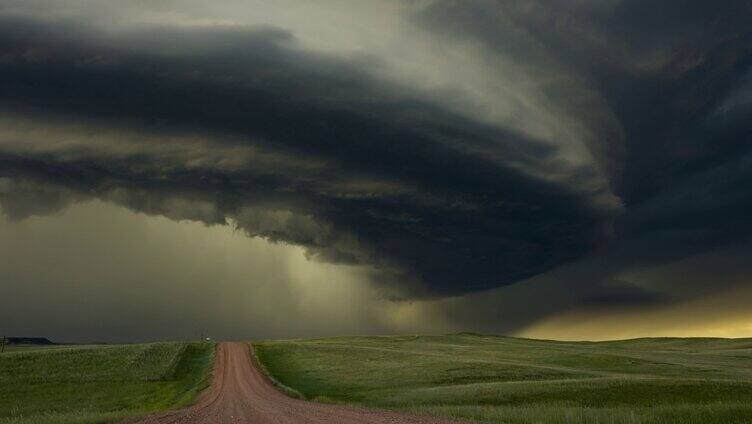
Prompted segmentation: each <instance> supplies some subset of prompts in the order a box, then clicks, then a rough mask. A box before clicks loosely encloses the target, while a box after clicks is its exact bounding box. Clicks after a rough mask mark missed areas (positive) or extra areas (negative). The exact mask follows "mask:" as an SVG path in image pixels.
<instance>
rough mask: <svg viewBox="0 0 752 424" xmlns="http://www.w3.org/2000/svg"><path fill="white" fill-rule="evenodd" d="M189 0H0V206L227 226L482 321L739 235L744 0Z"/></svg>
mask: <svg viewBox="0 0 752 424" xmlns="http://www.w3.org/2000/svg"><path fill="white" fill-rule="evenodd" d="M205 3H206V2H193V1H157V2H137V1H128V2H114V3H108V2H97V1H83V0H81V1H75V0H65V1H60V2H42V1H12V0H11V1H4V2H2V3H0V110H1V111H2V114H1V115H0V205H1V206H2V210H3V212H4V214H5V216H6V218H7V220H8V224H7V225H11V226H12V225H20V223H22V222H23V221H24V220H27V219H30V217H44V216H50V215H54V214H57V213H60V212H61V211H63V210H65V209H66V208H69V207H72V206H73V205H77V204H83V203H85V202H89V201H93V200H99V201H101V202H105V203H109V204H114V205H119V206H124V207H126V208H128V209H130V210H132V211H134V212H140V213H144V214H146V215H150V216H161V217H164V218H167V219H169V220H174V221H184V220H188V221H194V222H198V223H204V224H209V225H227V226H233V227H235V228H237V229H239V230H241V231H242V232H243V233H245V234H247V235H248V236H251V237H260V238H263V239H266V240H267V241H270V242H278V243H283V244H287V245H291V246H297V247H300V248H302V249H303V250H304V251H305V254H306V256H307V257H308V258H309V260H311V261H317V262H320V263H325V264H340V265H347V266H356V267H361V268H364V269H368V270H369V271H368V275H369V281H370V284H372V285H374V286H376V287H379V288H381V289H383V290H385V293H389V294H388V296H389V297H391V298H393V299H401V300H411V301H419V302H428V303H429V304H430V305H431V306H430V308H438V309H439V310H441V311H444V312H446V311H451V315H452V317H453V318H452V319H453V320H454V321H455V322H456V325H457V326H459V327H460V328H478V327H480V328H483V329H486V330H489V331H514V330H517V329H519V328H522V327H524V326H525V325H528V324H529V323H531V322H535V321H536V320H539V319H541V318H543V317H545V316H549V315H550V314H552V313H554V312H556V311H562V310H569V309H571V308H592V307H594V306H593V305H599V306H602V305H620V306H623V307H629V308H640V307H645V308H648V307H649V308H660V307H666V305H670V304H672V303H676V302H680V301H686V300H687V299H689V298H691V299H694V298H696V296H700V295H699V294H698V293H700V292H698V291H696V290H691V289H689V288H685V287H683V283H682V282H680V281H675V283H672V284H668V286H662V288H661V289H660V290H658V289H655V288H652V287H646V286H645V285H640V284H635V283H634V281H626V280H625V278H626V277H624V275H627V274H629V273H630V272H632V273H634V272H636V270H638V269H644V268H647V267H660V266H664V265H666V264H669V263H673V262H679V263H683V262H681V261H683V260H685V258H691V257H698V256H697V255H700V256H699V257H704V256H702V255H706V254H711V253H712V252H714V251H716V250H719V249H720V250H721V251H728V252H732V253H729V255H731V256H734V255H739V252H740V251H741V252H746V251H747V247H746V246H747V244H746V241H747V240H749V238H750V235H751V234H750V233H752V219H750V216H752V214H751V213H750V212H752V183H751V181H752V147H751V146H752V144H750V138H749V137H750V136H749V134H750V133H751V132H752V126H751V125H752V124H750V123H751V122H752V6H750V5H749V3H748V2H746V1H727V2H721V3H717V2H716V3H714V4H708V3H707V2H704V1H689V0H685V1H678V0H677V1H667V2H660V4H656V3H655V2H647V1H637V0H622V1H615V0H614V1H577V2H567V3H560V2H554V1H535V0H528V1H523V2H517V1H476V2H457V1H443V0H436V1H405V2H399V1H386V0H384V1H374V2H368V3H367V4H360V3H352V2H336V1H332V2H323V3H321V4H317V5H316V7H314V6H312V5H308V6H306V5H301V4H299V3H298V2H275V3H274V4H273V5H269V4H266V3H265V2H259V3H258V4H250V3H248V2H235V1H225V2H218V3H216V4H213V5H207V4H205ZM213 3H214V2H213ZM734 257H735V256H734ZM713 258H714V259H713V260H712V261H709V263H711V264H718V263H719V260H718V259H717V258H716V257H715V256H713ZM722 262H723V261H720V263H722ZM737 265H738V264H737ZM713 266H715V265H713ZM718 266H719V267H722V265H718ZM739 266H741V265H739ZM737 268H738V267H737ZM735 269H736V268H735ZM630 275H631V274H630ZM735 275H736V274H735ZM666 278H667V279H671V278H675V277H666ZM547 280H551V281H554V280H555V281H557V283H555V284H553V285H550V284H549V283H547V282H545V281H547ZM734 281H736V280H734ZM747 283H748V282H747ZM9 284H12V282H11V283H9ZM686 284H687V285H688V286H692V285H693V284H695V285H696V284H699V283H698V282H692V283H690V282H687V283H686ZM717 284H718V285H719V288H718V290H721V289H722V287H721V286H723V289H724V290H725V289H729V287H731V286H733V287H740V286H743V285H744V283H743V282H738V281H737V282H735V283H733V284H731V283H729V284H727V285H725V286H724V285H723V284H722V283H720V282H719V283H717ZM549 286H550V287H549ZM507 288H509V289H510V290H513V293H512V294H504V293H506V292H505V290H507ZM249 290H252V288H249ZM487 290H491V291H487ZM479 292H480V293H479ZM489 293H490V295H488V296H486V294H489ZM495 293H498V295H496V294H495ZM702 293H705V292H702ZM484 297H486V299H483V298H484ZM473 299H475V300H473ZM488 299H493V300H492V301H491V300H488ZM447 302H449V303H450V304H447ZM519 302H523V303H526V304H527V305H529V307H528V308H526V309H525V310H524V311H523V310H519V311H517V310H516V307H515V305H514V304H515V303H519ZM483 305H485V306H483ZM476 306H477V307H476ZM515 311H516V312H515ZM499 314H502V315H503V316H500V315H499ZM489 320H492V321H493V322H494V323H495V324H494V325H493V326H490V327H488V326H485V325H481V326H478V325H477V323H478V322H489ZM500 323H501V324H500Z"/></svg>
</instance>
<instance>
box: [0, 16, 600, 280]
mask: <svg viewBox="0 0 752 424" xmlns="http://www.w3.org/2000/svg"><path fill="white" fill-rule="evenodd" d="M1 27H2V28H3V29H2V35H0V37H1V38H2V41H0V43H1V44H2V45H3V46H4V53H3V57H4V63H3V66H2V68H0V78H1V79H2V81H3V83H2V88H1V93H2V106H3V107H4V108H5V109H6V110H12V111H16V112H18V111H22V113H24V114H25V115H27V116H34V117H36V118H37V119H38V118H40V117H42V118H43V117H45V116H55V115H64V116H65V117H66V119H68V120H87V121H96V122H97V123H99V124H102V125H127V126H128V127H129V128H138V129H142V130H144V131H154V132H171V131H177V130H180V131H185V130H196V131H202V132H209V133H211V134H212V135H214V136H215V137H217V138H219V137H220V136H241V137H243V139H242V140H240V141H237V139H235V141H234V142H235V143H254V144H255V145H258V146H261V147H263V148H266V149H271V150H274V151H277V152H281V153H283V154H285V155H289V156H293V157H296V158H301V157H303V158H309V157H310V158H311V159H313V160H317V159H320V160H323V161H325V162H327V163H328V164H329V165H327V166H326V167H324V168H323V169H318V170H315V171H314V172H312V173H311V172H309V173H306V172H305V171H303V172H301V173H300V174H298V173H297V172H296V171H295V170H292V171H290V172H289V173H284V174H275V173H273V172H272V173H265V174H261V175H259V174H258V173H257V172H255V170H254V169H252V168H248V169H234V170H223V169H216V168H212V169H197V170H196V169H187V168H186V167H183V166H181V164H179V163H178V164H166V163H164V161H161V160H159V159H155V158H154V157H152V156H150V155H149V154H148V152H147V153H144V154H138V155H134V156H133V157H128V158H118V159H117V160H113V159H107V158H96V157H93V156H90V155H89V156H87V155H84V154H81V155H79V157H76V158H73V159H68V160H62V159H61V158H60V157H58V156H55V155H52V154H47V153H36V154H28V153H27V154H25V155H24V156H23V157H19V155H18V154H16V155H13V154H9V153H5V154H3V156H2V157H1V158H0V160H2V163H3V167H2V169H3V174H4V176H5V177H6V178H11V177H12V178H13V179H19V180H21V181H25V180H27V179H28V180H29V181H32V182H33V184H37V185H39V184H44V183H47V184H50V185H52V186H58V187H59V189H60V190H62V191H73V192H75V193H79V195H89V196H98V197H105V198H110V197H111V192H112V191H113V190H114V189H121V188H124V189H127V190H129V191H130V192H136V193H141V194H140V195H129V196H126V197H125V198H122V203H123V204H126V205H128V206H129V207H131V208H134V209H136V210H140V211H145V212H149V213H160V214H165V215H167V216H170V212H169V211H168V210H167V209H166V208H164V207H163V206H162V205H161V200H159V199H165V198H170V197H186V198H189V199H196V200H199V199H200V200H203V201H207V202H210V203H211V204H213V205H214V206H215V207H216V210H217V215H216V216H210V217H203V218H200V219H202V220H204V221H206V222H209V223H215V222H223V221H224V219H225V217H231V218H233V219H234V220H235V221H236V222H237V223H238V225H240V226H241V227H243V228H244V229H246V230H247V231H248V232H249V233H250V234H252V235H260V236H263V237H267V238H269V239H271V240H279V241H285V242H290V243H295V244H300V245H303V246H305V247H307V248H308V249H310V251H311V254H312V255H314V256H318V257H321V258H322V259H324V260H333V261H341V262H351V263H352V262H354V263H374V264H376V265H379V266H386V265H387V264H388V265H389V266H390V267H396V268H397V269H398V271H399V273H400V274H403V275H405V276H406V278H411V279H415V280H418V281H420V282H422V283H423V284H424V285H425V287H426V288H427V292H428V293H456V292H463V291H467V290H474V289H480V288H485V287H492V286H496V285H499V284H504V283H509V282H512V281H515V280H518V279H520V278H523V277H525V276H529V275H532V274H536V273H539V272H541V271H543V270H546V269H549V268H551V267H552V266H555V265H557V264H560V263H562V262H563V261H566V260H569V259H572V258H574V257H576V256H578V255H581V254H583V253H585V252H586V251H587V250H588V249H589V248H590V247H591V246H592V245H593V244H595V243H596V242H598V238H599V236H600V235H599V234H598V233H599V231H601V228H602V227H603V226H604V225H607V220H608V219H609V218H610V215H611V214H612V213H613V212H612V211H609V210H602V208H600V207H597V206H594V205H593V204H592V203H593V199H592V198H594V197H596V196H598V195H599V194H600V193H597V192H596V193H589V192H582V191H581V190H579V189H578V187H576V184H573V187H572V188H570V187H568V186H567V185H563V184H561V183H558V184H555V183H551V182H547V181H545V180H544V179H542V178H536V177H535V176H531V175H526V174H525V173H524V172H521V171H518V170H515V169H514V168H513V167H512V166H510V165H508V164H506V163H507V162H508V163H510V164H511V163H518V164H523V165H525V166H529V167H536V166H540V163H542V162H543V161H544V160H547V159H549V158H550V157H551V156H552V155H553V152H552V148H551V147H549V146H545V145H544V144H543V143H541V142H538V141H536V140H534V139H530V138H528V137H525V136H524V135H521V134H516V133H514V132H512V131H509V130H505V129H503V128H497V127H493V126H490V125H486V124H483V123H481V122H476V121H473V120H471V119H468V118H464V117H461V116H458V115H457V114H453V113H451V112H449V111H447V110H444V109H442V108H441V107H439V106H436V105H432V104H431V103H429V102H427V101H424V100H421V99H420V97H418V95H417V93H411V92H410V90H409V89H408V88H406V87H393V86H389V85H386V84H385V83H382V82H379V81H377V80H375V79H373V78H369V77H368V74H367V73H366V72H365V70H364V69H363V68H364V67H366V66H368V65H369V63H368V62H365V63H358V62H343V61H337V60H334V59H329V58H326V57H317V56H314V55H310V54H305V53H302V52H299V51H296V50H295V49H293V48H292V47H288V46H287V44H289V43H291V41H290V37H289V35H287V34H285V33H284V32H281V31H279V30H274V29H267V28H264V29H260V30H257V29H251V30H216V29H210V30H190V31H181V30H168V29H149V30H147V33H144V32H139V33H138V34H135V33H133V34H128V35H127V36H126V37H123V38H121V39H120V40H121V41H120V42H122V43H123V44H124V45H128V44H129V43H136V44H141V43H142V44H146V43H148V42H149V40H154V41H153V42H152V43H151V45H150V47H153V49H154V50H155V51H159V50H160V49H162V48H165V49H168V50H170V49H171V48H172V46H176V48H175V49H171V51H172V52H173V54H171V55H168V54H158V53H153V54H149V53H131V52H129V51H128V50H127V49H126V48H125V47H120V48H119V47H107V48H104V47H100V46H98V44H100V43H101V42H102V41H101V40H95V41H86V40H88V39H93V38H94V36H88V37H87V36H85V35H78V34H76V31H75V30H74V31H70V29H71V27H70V26H65V25H64V26H61V27H55V26H49V25H41V24H38V23H34V22H29V21H26V22H23V21H21V22H19V21H17V20H10V19H6V20H5V22H4V23H3V25H1ZM40 34H41V35H40ZM62 34H66V35H65V36H63V35H62ZM123 39H124V40H125V41H122V40H123ZM202 43H206V45H208V46H210V47H209V48H207V51H202V48H201V46H202ZM115 44H117V43H115ZM182 46H191V48H196V49H197V51H196V52H194V53H190V52H188V51H184V50H190V49H187V48H185V47H182ZM196 46H198V47H196ZM29 142H33V141H32V140H30V141H29ZM210 148H211V147H208V149H210ZM549 163H550V161H549ZM561 166H565V165H564V164H562V165H561ZM571 172H572V180H573V181H574V180H575V179H577V178H587V173H588V172H590V171H588V170H587V169H572V170H571ZM359 180H363V181H365V182H364V183H363V184H362V185H363V187H362V188H358V187H357V184H358V181H359ZM354 186H355V187H354ZM58 196H61V195H58ZM11 197H13V196H11V195H10V194H8V195H6V196H5V198H4V203H5V204H8V205H9V206H6V208H7V209H9V210H14V209H13V208H14V206H12V204H13V199H12V198H11ZM41 207H42V210H43V211H44V210H48V209H49V208H48V207H47V206H43V205H42V206H41ZM246 207H251V208H258V211H257V212H256V213H247V212H244V208H246ZM17 209H18V208H17V207H16V210H17ZM190 218H196V217H190Z"/></svg>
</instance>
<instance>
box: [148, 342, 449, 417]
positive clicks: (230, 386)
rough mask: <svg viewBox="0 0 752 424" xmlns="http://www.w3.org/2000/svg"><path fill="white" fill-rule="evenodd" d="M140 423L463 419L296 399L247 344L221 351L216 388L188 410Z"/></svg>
mask: <svg viewBox="0 0 752 424" xmlns="http://www.w3.org/2000/svg"><path fill="white" fill-rule="evenodd" d="M137 422H138V423H140V424H172V423H196V424H224V423H228V424H229V423H253V424H267V423H274V424H298V423H310V424H342V423H348V424H349V423H364V424H386V423H389V424H429V423H432V424H458V423H459V422H460V421H452V420H448V419H440V418H433V417H421V416H415V415H405V414H398V413H393V412H384V411H374V410H368V409H364V408H356V407H349V406H342V405H327V404H323V403H315V402H307V401H303V400H299V399H293V398H291V397H288V396H286V395H285V394H283V393H282V392H280V391H279V390H277V389H276V387H274V385H273V384H272V382H271V381H270V380H269V378H268V377H267V376H266V375H265V374H264V373H263V372H261V371H260V370H259V368H258V367H257V366H256V364H255V361H252V360H251V352H250V345H249V344H248V343H239V342H225V343H220V344H219V346H218V347H217V353H216V355H215V364H214V378H213V380H212V385H211V387H210V388H209V389H207V390H206V391H205V392H204V393H203V394H202V395H201V396H200V398H199V401H198V402H197V403H196V404H195V405H193V406H191V407H188V408H185V409H181V410H178V411H171V412H167V413H163V414H158V415H153V416H149V417H147V418H144V419H142V420H140V421H137Z"/></svg>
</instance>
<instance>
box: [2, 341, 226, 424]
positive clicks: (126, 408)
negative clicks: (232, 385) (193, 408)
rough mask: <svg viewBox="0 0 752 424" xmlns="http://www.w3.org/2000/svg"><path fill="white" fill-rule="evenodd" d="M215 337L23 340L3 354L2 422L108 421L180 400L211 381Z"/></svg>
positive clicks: (172, 405)
mask: <svg viewBox="0 0 752 424" xmlns="http://www.w3.org/2000/svg"><path fill="white" fill-rule="evenodd" d="M213 354H214V345H213V344H209V343H149V344H132V345H92V346H55V347H44V348H34V347H18V348H13V349H9V350H8V351H6V352H5V353H3V354H2V355H0V424H11V423H12V424H16V423H18V424H22V423H23V424H26V423H40V424H41V423H55V424H59V423H102V422H112V421H116V420H119V419H122V418H125V417H130V416H135V415H141V414H146V413H150V412H154V411H159V410H163V409H169V408H176V407H180V406H183V405H186V404H188V403H190V402H192V401H193V400H194V398H195V396H196V395H197V393H198V392H199V391H200V390H201V389H203V388H204V387H206V385H207V384H208V382H209V380H208V376H209V374H210V372H211V366H212V362H213Z"/></svg>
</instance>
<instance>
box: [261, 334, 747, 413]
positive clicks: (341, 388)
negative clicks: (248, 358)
mask: <svg viewBox="0 0 752 424" xmlns="http://www.w3.org/2000/svg"><path fill="white" fill-rule="evenodd" d="M254 347H255V351H256V356H257V357H258V358H259V360H260V362H261V363H262V364H263V366H264V367H265V369H266V370H267V372H268V373H270V374H271V376H272V377H273V378H274V379H275V380H276V381H278V382H279V383H281V384H283V385H285V386H288V388H289V389H288V391H291V392H298V393H300V394H301V395H302V396H303V397H305V398H307V399H310V400H314V401H320V402H332V403H347V404H357V405H365V406H369V407H375V408H384V409H395V410H402V411H410V412H415V413H422V414H434V415H443V416H450V417H459V418H467V419H473V420H478V421H482V422H490V423H608V424H612V423H698V424H711V423H724V424H727V423H750V422H752V339H704V338H696V339H673V338H665V339H664V338H661V339H637V340H626V341H614V342H598V343H594V342H559V341H541V340H527V339H518V338H508V337H495V336H480V335H475V334H457V335H447V336H410V337H341V338H331V339H318V340H288V341H266V342H259V343H254Z"/></svg>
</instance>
